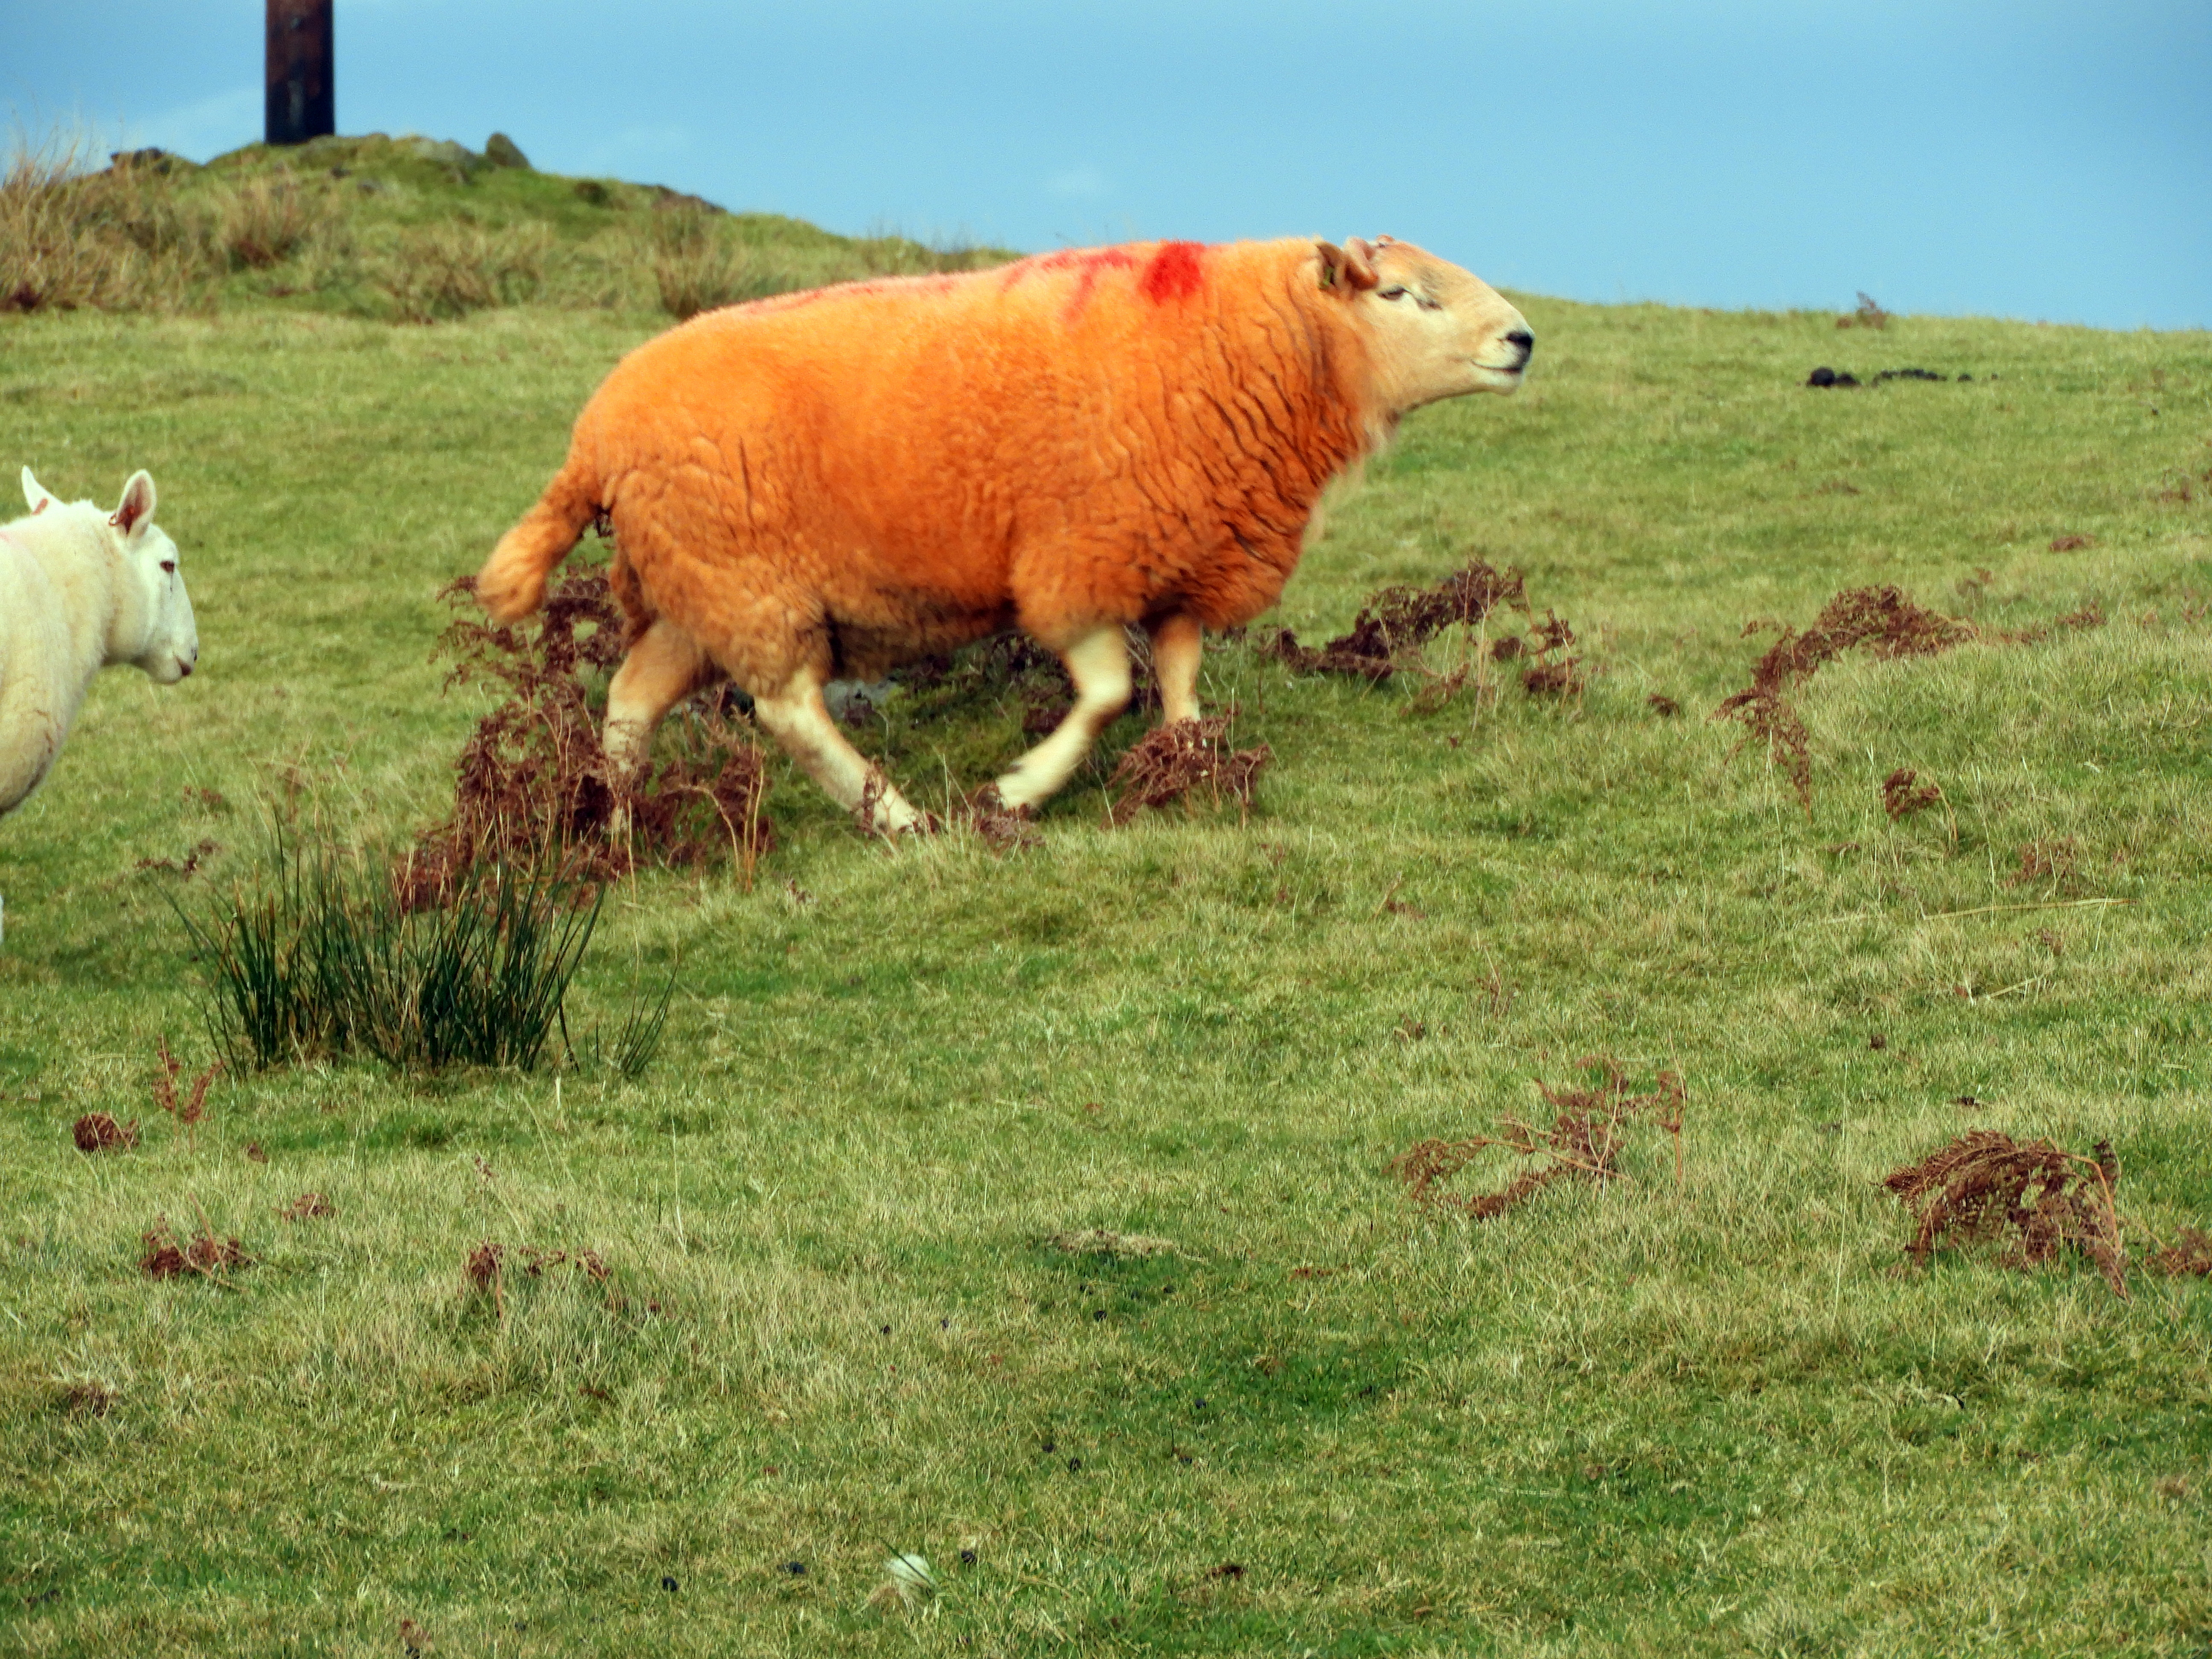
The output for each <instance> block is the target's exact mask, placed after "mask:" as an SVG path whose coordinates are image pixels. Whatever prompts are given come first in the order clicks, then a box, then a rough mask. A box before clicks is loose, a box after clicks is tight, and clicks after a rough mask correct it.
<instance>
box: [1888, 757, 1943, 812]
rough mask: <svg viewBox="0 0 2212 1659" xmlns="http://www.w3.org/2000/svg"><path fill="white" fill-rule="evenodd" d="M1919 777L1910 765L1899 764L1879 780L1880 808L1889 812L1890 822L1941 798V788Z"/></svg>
mask: <svg viewBox="0 0 2212 1659" xmlns="http://www.w3.org/2000/svg"><path fill="white" fill-rule="evenodd" d="M1919 779H1920V775H1919V774H1918V773H1917V772H1915V771H1914V770H1913V769H1911V767H1909V766H1900V767H1899V768H1898V769H1897V770H1895V771H1894V772H1892V773H1891V774H1890V775H1888V776H1887V777H1886V778H1884V779H1883V780H1882V781H1881V810H1882V811H1885V812H1887V813H1888V814H1889V820H1890V822H1891V823H1896V822H1897V821H1898V820H1899V818H1907V817H1911V816H1912V815H1913V814H1914V813H1915V812H1917V811H1920V810H1921V809H1922V808H1923V807H1929V806H1933V805H1935V804H1936V802H1937V801H1939V800H1941V799H1943V792H1942V789H1941V788H1939V787H1936V785H1935V784H1933V783H1923V782H1921V781H1919Z"/></svg>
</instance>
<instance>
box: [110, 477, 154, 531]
mask: <svg viewBox="0 0 2212 1659" xmlns="http://www.w3.org/2000/svg"><path fill="white" fill-rule="evenodd" d="M153 517H154V479H153V475H152V474H150V473H149V472H148V471H146V470H145V469H144V468H143V467H142V468H140V469H139V470H138V471H136V472H134V473H132V474H131V482H130V483H127V484H125V485H124V486H123V505H122V506H120V507H117V508H116V509H115V516H114V517H113V518H112V519H110V520H108V523H110V524H112V525H113V526H115V527H116V528H117V529H118V530H119V531H121V532H123V533H124V535H125V536H126V537H128V536H130V535H131V534H133V533H134V532H136V531H137V528H138V526H140V525H143V524H147V523H149V522H151V521H152V520H153Z"/></svg>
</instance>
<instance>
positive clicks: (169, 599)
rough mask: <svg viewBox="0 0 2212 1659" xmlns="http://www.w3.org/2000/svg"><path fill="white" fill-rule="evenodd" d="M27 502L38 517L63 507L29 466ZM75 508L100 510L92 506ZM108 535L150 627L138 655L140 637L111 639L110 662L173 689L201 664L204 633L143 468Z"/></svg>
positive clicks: (112, 517)
mask: <svg viewBox="0 0 2212 1659" xmlns="http://www.w3.org/2000/svg"><path fill="white" fill-rule="evenodd" d="M23 499H24V501H26V502H27V503H28V505H29V507H30V509H31V511H32V513H33V514H37V513H44V512H46V511H47V510H48V509H49V508H52V507H59V506H60V503H59V502H58V501H56V500H55V499H54V497H53V495H52V493H51V492H50V491H48V490H47V489H46V487H45V486H44V485H43V484H41V483H40V482H39V481H38V480H37V479H36V478H34V477H32V476H31V469H30V468H29V467H25V468H24V469H23ZM76 510H82V511H86V512H96V511H97V509H96V508H94V507H92V506H91V504H90V503H89V502H86V503H83V504H82V507H81V508H79V509H76ZM106 531H107V533H108V534H109V535H111V536H113V537H114V538H116V541H117V544H118V550H119V551H120V552H121V554H122V558H123V569H124V573H125V580H127V581H134V582H136V583H137V585H138V592H139V595H140V597H141V599H143V602H144V603H143V609H142V611H140V613H139V614H140V615H141V616H142V617H143V618H144V620H145V623H146V635H145V640H144V643H143V645H142V646H139V647H138V648H137V650H136V651H135V652H134V651H133V650H132V649H131V647H132V645H134V644H137V641H136V639H135V638H133V639H132V640H131V641H128V642H120V641H114V640H111V641H109V653H110V655H109V660H110V661H115V662H131V663H136V664H137V665H138V666H139V667H141V668H143V669H144V670H145V671H147V673H149V674H150V675H151V676H152V677H153V678H154V679H155V681H156V682H157V683H158V684H162V685H174V684H176V683H177V682H178V681H179V680H180V679H182V678H184V677H185V675H187V674H189V673H191V671H192V669H193V666H194V665H196V664H197V662H198V661H199V659H200V634H199V628H198V626H197V623H194V622H193V620H192V601H191V596H190V595H189V594H187V593H186V592H185V576H184V573H183V572H182V571H181V570H179V568H177V544H176V543H174V542H173V541H171V540H170V539H169V537H168V532H166V531H164V530H163V529H162V528H161V526H159V525H157V524H155V522H154V480H153V478H152V477H151V476H150V475H149V474H148V473H147V472H145V471H143V470H142V471H137V472H134V473H132V474H131V482H130V483H126V484H125V485H124V486H123V500H122V501H121V502H120V503H119V504H118V506H117V507H116V509H115V511H114V512H113V513H111V514H110V515H109V516H108V520H107V524H106ZM118 623H121V619H120V618H118ZM118 646H119V648H118Z"/></svg>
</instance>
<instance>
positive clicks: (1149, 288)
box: [1139, 242, 1206, 305]
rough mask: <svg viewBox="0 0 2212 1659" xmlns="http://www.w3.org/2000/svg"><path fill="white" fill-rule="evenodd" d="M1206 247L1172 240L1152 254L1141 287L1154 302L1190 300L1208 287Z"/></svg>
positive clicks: (1155, 303)
mask: <svg viewBox="0 0 2212 1659" xmlns="http://www.w3.org/2000/svg"><path fill="white" fill-rule="evenodd" d="M1205 260H1206V248H1205V246H1204V244H1202V243H1199V242H1170V243H1168V244H1167V245H1166V246H1164V247H1163V248H1161V249H1160V251H1159V252H1158V253H1155V254H1154V255H1152V264H1149V265H1146V267H1145V275H1144V280H1143V281H1142V282H1141V283H1139V287H1140V288H1141V289H1143V290H1144V295H1145V297H1146V299H1147V300H1150V301H1152V303H1153V304H1154V305H1162V304H1164V303H1165V302H1166V301H1170V300H1188V298H1190V296H1191V295H1194V294H1195V293H1197V292H1198V291H1199V289H1202V288H1204V287H1205V286H1206V268H1205Z"/></svg>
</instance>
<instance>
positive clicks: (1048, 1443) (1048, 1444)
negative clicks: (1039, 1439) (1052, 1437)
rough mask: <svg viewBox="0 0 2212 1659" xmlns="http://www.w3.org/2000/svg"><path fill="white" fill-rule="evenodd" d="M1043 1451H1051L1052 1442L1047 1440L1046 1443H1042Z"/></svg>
mask: <svg viewBox="0 0 2212 1659" xmlns="http://www.w3.org/2000/svg"><path fill="white" fill-rule="evenodd" d="M1044 1449H1045V1450H1046V1451H1048V1452H1049V1451H1050V1450H1051V1449H1052V1442H1051V1441H1049V1440H1048V1441H1046V1442H1045V1443H1044Z"/></svg>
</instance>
